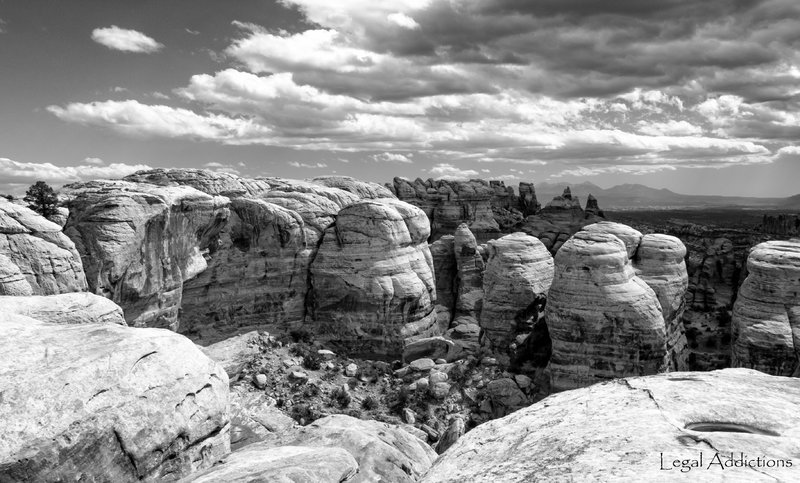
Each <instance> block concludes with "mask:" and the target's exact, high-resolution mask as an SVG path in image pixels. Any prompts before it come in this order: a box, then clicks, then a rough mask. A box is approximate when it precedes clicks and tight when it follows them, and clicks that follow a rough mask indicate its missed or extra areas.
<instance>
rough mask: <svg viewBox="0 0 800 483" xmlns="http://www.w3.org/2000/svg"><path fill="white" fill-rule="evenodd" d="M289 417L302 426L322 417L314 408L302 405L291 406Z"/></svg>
mask: <svg viewBox="0 0 800 483" xmlns="http://www.w3.org/2000/svg"><path fill="white" fill-rule="evenodd" d="M289 415H290V416H291V417H292V419H294V420H295V421H297V422H298V423H300V424H301V425H303V426H305V425H306V424H311V423H313V422H314V421H316V420H317V419H319V418H320V416H322V414H320V412H319V411H318V410H317V409H316V408H315V407H314V406H312V405H310V404H303V403H300V404H295V405H293V406H292V409H291V411H289Z"/></svg>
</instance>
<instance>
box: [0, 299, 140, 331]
mask: <svg viewBox="0 0 800 483" xmlns="http://www.w3.org/2000/svg"><path fill="white" fill-rule="evenodd" d="M0 312H5V313H9V314H17V315H24V316H26V317H31V318H33V319H37V320H39V321H41V322H49V323H53V324H64V325H67V324H88V323H97V324H119V325H127V324H126V323H125V317H124V315H123V313H122V309H121V308H120V307H119V305H117V304H115V303H114V302H112V301H111V300H108V299H107V298H105V297H100V296H99V295H95V294H91V293H87V292H75V293H65V294H59V295H33V296H28V297H19V296H17V297H11V296H0ZM2 317H3V315H2V313H0V318H2Z"/></svg>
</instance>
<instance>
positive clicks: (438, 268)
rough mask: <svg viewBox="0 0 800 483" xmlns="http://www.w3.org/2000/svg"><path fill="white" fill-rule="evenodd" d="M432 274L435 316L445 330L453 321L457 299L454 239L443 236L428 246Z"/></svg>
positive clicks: (449, 236)
mask: <svg viewBox="0 0 800 483" xmlns="http://www.w3.org/2000/svg"><path fill="white" fill-rule="evenodd" d="M430 250H431V258H433V273H434V275H435V278H436V316H437V318H438V319H439V322H440V325H442V327H443V329H444V330H447V329H448V328H449V325H450V321H451V320H452V319H453V315H454V314H455V309H456V299H457V298H458V266H457V264H456V252H455V237H454V236H453V235H445V236H443V237H441V238H439V239H438V240H436V241H435V242H433V243H431V244H430Z"/></svg>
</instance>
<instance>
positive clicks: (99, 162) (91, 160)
mask: <svg viewBox="0 0 800 483" xmlns="http://www.w3.org/2000/svg"><path fill="white" fill-rule="evenodd" d="M83 162H84V163H86V164H91V165H93V166H102V165H104V164H106V163H105V161H103V160H102V159H100V158H85V159H84V160H83Z"/></svg>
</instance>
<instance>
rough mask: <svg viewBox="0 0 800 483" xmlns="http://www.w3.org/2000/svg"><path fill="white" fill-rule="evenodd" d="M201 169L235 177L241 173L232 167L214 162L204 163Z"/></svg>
mask: <svg viewBox="0 0 800 483" xmlns="http://www.w3.org/2000/svg"><path fill="white" fill-rule="evenodd" d="M239 164H240V165H241V164H242V163H239ZM203 167H204V168H206V169H210V170H211V171H216V172H218V173H230V174H236V175H238V174H241V172H240V171H239V170H238V169H237V168H236V167H235V166H234V165H232V164H225V163H218V162H216V161H212V162H209V163H205V164H204V165H203ZM239 167H244V166H239Z"/></svg>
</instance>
